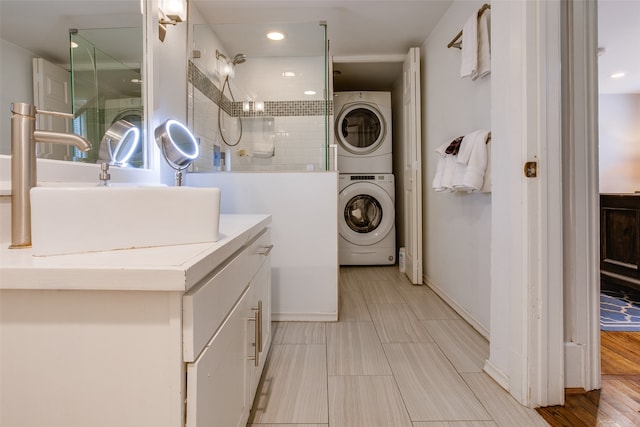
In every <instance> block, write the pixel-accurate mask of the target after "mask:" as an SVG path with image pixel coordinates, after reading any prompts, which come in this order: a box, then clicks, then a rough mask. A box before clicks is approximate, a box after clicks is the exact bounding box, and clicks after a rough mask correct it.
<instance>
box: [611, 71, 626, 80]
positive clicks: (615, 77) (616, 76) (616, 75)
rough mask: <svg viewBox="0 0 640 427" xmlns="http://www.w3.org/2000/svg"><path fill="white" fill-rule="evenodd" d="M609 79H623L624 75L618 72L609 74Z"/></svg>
mask: <svg viewBox="0 0 640 427" xmlns="http://www.w3.org/2000/svg"><path fill="white" fill-rule="evenodd" d="M609 77H611V78H612V79H619V78H620V77H624V73H622V72H620V73H613V74H611V75H610V76H609Z"/></svg>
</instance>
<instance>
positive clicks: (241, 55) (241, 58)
mask: <svg viewBox="0 0 640 427" xmlns="http://www.w3.org/2000/svg"><path fill="white" fill-rule="evenodd" d="M246 61H247V55H245V54H244V53H239V54H237V55H236V56H234V57H233V60H232V61H231V63H232V64H233V65H237V64H242V63H244V62H246Z"/></svg>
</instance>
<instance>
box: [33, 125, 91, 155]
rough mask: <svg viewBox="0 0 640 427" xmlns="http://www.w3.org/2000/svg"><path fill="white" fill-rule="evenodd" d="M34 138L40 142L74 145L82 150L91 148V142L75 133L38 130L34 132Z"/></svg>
mask: <svg viewBox="0 0 640 427" xmlns="http://www.w3.org/2000/svg"><path fill="white" fill-rule="evenodd" d="M33 140H34V142H36V143H38V142H40V143H49V144H66V145H73V146H74V147H76V148H77V149H78V150H80V151H89V150H91V143H90V142H89V141H87V140H86V139H84V138H83V137H81V136H80V135H76V134H74V133H61V132H50V131H46V130H36V131H34V132H33Z"/></svg>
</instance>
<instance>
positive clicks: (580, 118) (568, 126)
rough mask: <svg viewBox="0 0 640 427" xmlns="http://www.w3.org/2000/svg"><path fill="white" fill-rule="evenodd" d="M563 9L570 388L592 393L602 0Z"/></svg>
mask: <svg viewBox="0 0 640 427" xmlns="http://www.w3.org/2000/svg"><path fill="white" fill-rule="evenodd" d="M563 8H564V10H563V14H564V17H563V26H564V37H563V41H564V46H563V60H562V62H563V72H564V73H565V75H564V76H563V97H564V102H563V122H564V126H563V140H564V142H565V143H564V144H563V145H564V152H563V168H564V169H565V172H564V174H563V191H564V192H565V195H566V197H565V198H564V202H565V205H564V222H565V226H564V241H565V253H564V269H565V282H564V283H565V287H564V295H565V304H564V307H565V318H564V321H565V328H564V329H565V338H564V341H565V367H566V368H565V387H567V388H583V389H584V390H586V391H589V390H594V389H598V388H600V387H601V373H600V323H599V318H600V208H599V206H600V200H599V176H598V62H597V56H596V55H595V52H596V51H597V48H598V41H597V39H598V36H597V35H598V13H597V1H596V0H589V1H570V2H563ZM585 141H586V143H584V142H585Z"/></svg>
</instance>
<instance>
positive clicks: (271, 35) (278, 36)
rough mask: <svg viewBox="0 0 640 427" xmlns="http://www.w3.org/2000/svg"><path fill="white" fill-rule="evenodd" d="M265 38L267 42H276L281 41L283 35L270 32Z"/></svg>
mask: <svg viewBox="0 0 640 427" xmlns="http://www.w3.org/2000/svg"><path fill="white" fill-rule="evenodd" d="M267 38H268V39H269V40H275V41H278V40H282V39H284V34H282V33H280V32H278V31H272V32H270V33H267Z"/></svg>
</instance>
